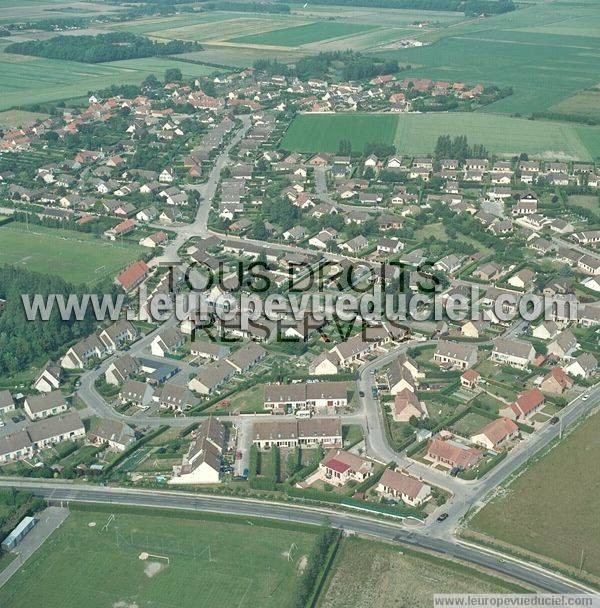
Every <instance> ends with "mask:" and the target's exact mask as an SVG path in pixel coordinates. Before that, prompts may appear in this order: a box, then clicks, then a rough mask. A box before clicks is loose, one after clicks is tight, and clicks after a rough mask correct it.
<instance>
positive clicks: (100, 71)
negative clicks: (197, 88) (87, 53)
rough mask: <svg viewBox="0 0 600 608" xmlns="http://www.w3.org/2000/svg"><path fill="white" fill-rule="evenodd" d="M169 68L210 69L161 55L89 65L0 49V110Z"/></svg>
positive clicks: (192, 72)
mask: <svg viewBox="0 0 600 608" xmlns="http://www.w3.org/2000/svg"><path fill="white" fill-rule="evenodd" d="M170 67H171V68H179V69H180V70H181V72H182V73H183V74H184V75H185V76H188V77H191V78H192V77H197V76H204V75H206V74H210V73H212V72H213V71H214V68H210V67H207V66H203V65H196V64H193V63H187V62H183V61H171V60H169V59H164V58H161V57H149V58H144V59H132V60H130V61H114V62H112V63H95V64H89V63H79V62H76V61H61V60H57V59H44V58H42V57H28V56H25V55H9V54H8V53H2V52H0V110H5V109H8V108H12V107H13V106H19V105H22V104H33V103H40V102H45V101H53V100H57V99H66V98H69V97H78V96H80V95H86V94H87V93H88V92H89V91H93V90H98V89H104V88H106V87H108V86H110V85H112V84H127V83H132V84H135V83H140V82H141V81H142V80H144V78H145V77H146V76H147V75H148V74H150V73H154V74H155V75H156V76H157V77H158V78H162V76H163V73H164V71H165V70H166V69H167V68H170Z"/></svg>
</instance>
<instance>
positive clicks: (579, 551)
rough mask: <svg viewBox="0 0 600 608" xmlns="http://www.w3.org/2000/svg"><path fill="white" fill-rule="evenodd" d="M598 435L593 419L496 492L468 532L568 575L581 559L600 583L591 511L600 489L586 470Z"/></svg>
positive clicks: (599, 527) (598, 454)
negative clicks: (559, 568) (557, 566)
mask: <svg viewBox="0 0 600 608" xmlns="http://www.w3.org/2000/svg"><path fill="white" fill-rule="evenodd" d="M599 433H600V414H594V415H593V416H591V417H590V418H588V419H587V420H584V421H583V422H582V423H581V424H580V425H579V427H578V428H576V429H575V431H573V432H572V433H571V434H570V435H568V436H567V437H566V438H565V439H563V441H562V442H560V443H559V444H557V445H555V447H553V448H552V449H551V450H550V451H549V452H548V453H547V454H546V455H544V456H543V457H542V458H541V459H540V460H539V461H537V462H535V463H534V464H532V465H531V466H530V467H529V468H528V469H527V470H525V471H524V472H523V473H522V474H521V475H519V476H518V477H517V478H516V479H514V480H513V481H512V482H511V483H509V484H508V485H507V487H506V488H505V489H503V490H501V491H500V492H499V493H498V495H497V497H496V498H494V499H492V501H491V502H490V503H489V504H487V505H486V506H485V507H484V508H483V509H482V510H481V511H479V512H478V513H477V514H476V515H475V516H474V517H473V519H472V520H471V521H470V523H469V529H470V531H472V532H473V533H475V536H476V538H481V537H483V538H484V539H487V540H488V541H492V540H493V541H500V542H501V543H503V544H507V545H509V546H510V547H513V548H514V549H515V550H517V551H519V552H524V553H526V554H529V555H531V554H535V555H536V556H538V557H539V558H541V559H543V560H544V561H550V562H552V563H555V564H558V565H561V566H563V567H564V566H566V567H568V568H570V569H571V571H572V572H576V571H578V570H579V567H580V565H581V560H582V556H583V565H582V570H583V572H584V573H588V574H589V575H591V576H593V577H596V578H595V580H596V582H597V581H598V580H600V545H598V542H597V539H598V537H600V519H599V518H598V515H597V513H596V512H595V510H594V509H592V508H590V505H591V504H593V502H594V499H595V497H596V495H597V488H598V487H599V485H600V469H599V468H598V467H596V466H591V465H590V463H595V462H598V458H600V443H598V435H599ZM550 532H551V533H550ZM469 536H471V533H469Z"/></svg>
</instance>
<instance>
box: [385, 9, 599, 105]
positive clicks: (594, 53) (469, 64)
mask: <svg viewBox="0 0 600 608" xmlns="http://www.w3.org/2000/svg"><path fill="white" fill-rule="evenodd" d="M599 32H600V13H599V12H598V10H597V7H595V6H591V5H590V6H585V5H582V4H578V5H577V6H572V5H567V4H560V5H559V4H557V3H553V2H549V3H543V4H537V5H535V6H529V7H526V8H522V9H519V10H518V11H515V12H512V13H505V14H503V15H497V16H493V17H490V18H486V19H482V20H470V21H466V22H464V23H459V24H455V25H453V26H452V27H447V28H443V29H438V30H436V31H434V32H425V33H423V34H422V35H420V34H419V35H417V36H416V37H417V38H419V39H421V40H423V41H424V42H431V43H433V44H429V45H426V46H422V47H419V48H413V49H405V50H395V51H384V52H382V53H381V54H382V55H385V56H386V57H393V58H395V59H397V60H398V61H399V62H400V63H402V64H412V65H413V66H417V69H415V70H412V71H411V72H410V74H411V76H418V77H426V78H434V79H441V80H450V81H461V82H467V83H476V82H481V83H482V84H495V85H497V86H500V87H513V90H514V93H513V95H511V96H509V97H507V98H504V99H502V100H499V101H498V102H496V103H494V104H491V105H490V106H487V107H486V108H485V111H491V112H502V113H508V114H510V113H524V114H529V113H531V112H539V111H545V110H548V109H549V108H551V107H552V106H554V105H555V104H557V103H559V102H561V101H562V100H564V99H567V98H569V97H571V96H572V95H573V94H574V93H576V92H577V91H579V90H582V89H587V88H589V87H591V86H593V85H595V84H597V82H598V72H599V69H600V53H599V52H598V51H599V49H600V35H599Z"/></svg>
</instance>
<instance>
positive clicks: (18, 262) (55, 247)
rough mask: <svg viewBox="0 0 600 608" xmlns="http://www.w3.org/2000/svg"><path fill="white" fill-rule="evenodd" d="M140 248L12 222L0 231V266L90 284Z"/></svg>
mask: <svg viewBox="0 0 600 608" xmlns="http://www.w3.org/2000/svg"><path fill="white" fill-rule="evenodd" d="M141 252H142V248H141V247H138V246H137V245H121V244H115V243H111V242H108V241H104V240H101V239H98V238H95V237H93V236H92V235H90V234H87V233H84V232H75V231H73V230H62V229H56V228H47V227H45V226H37V225H34V224H31V225H30V226H29V230H27V228H26V225H25V224H21V223H17V222H13V223H10V224H6V225H4V226H1V227H0V264H14V265H15V266H22V267H24V268H27V270H33V271H36V272H42V273H45V274H52V275H57V276H60V277H62V278H63V279H65V280H66V281H70V282H72V283H76V284H78V283H86V284H94V283H97V282H98V281H99V280H101V279H103V278H105V277H113V276H115V275H116V274H117V273H118V271H119V270H121V269H122V268H123V267H125V266H127V264H128V263H129V262H131V261H133V260H135V259H137V258H138V257H139V255H140V253H141Z"/></svg>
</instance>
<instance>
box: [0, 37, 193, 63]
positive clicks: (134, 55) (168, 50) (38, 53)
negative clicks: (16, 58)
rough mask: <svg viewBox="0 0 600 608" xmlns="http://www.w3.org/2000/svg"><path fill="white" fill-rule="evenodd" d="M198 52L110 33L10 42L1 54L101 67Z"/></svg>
mask: <svg viewBox="0 0 600 608" xmlns="http://www.w3.org/2000/svg"><path fill="white" fill-rule="evenodd" d="M201 49H202V46H201V45H200V44H198V43H197V42H185V41H183V40H170V41H169V42H164V43H163V42H155V41H153V40H150V39H149V38H146V37H145V36H138V35H136V34H131V33H130V32H110V33H108V34H98V35H97V36H55V37H54V38H49V39H47V40H26V41H24V42H13V43H12V44H9V45H8V46H7V47H6V48H5V49H4V50H5V52H6V53H13V54H18V55H33V56H35V57H45V58H47V59H63V60H67V61H81V62H83V63H103V62H106V61H119V60H121V59H139V58H141V57H161V56H165V55H177V54H179V53H187V52H190V51H197V50H201Z"/></svg>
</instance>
